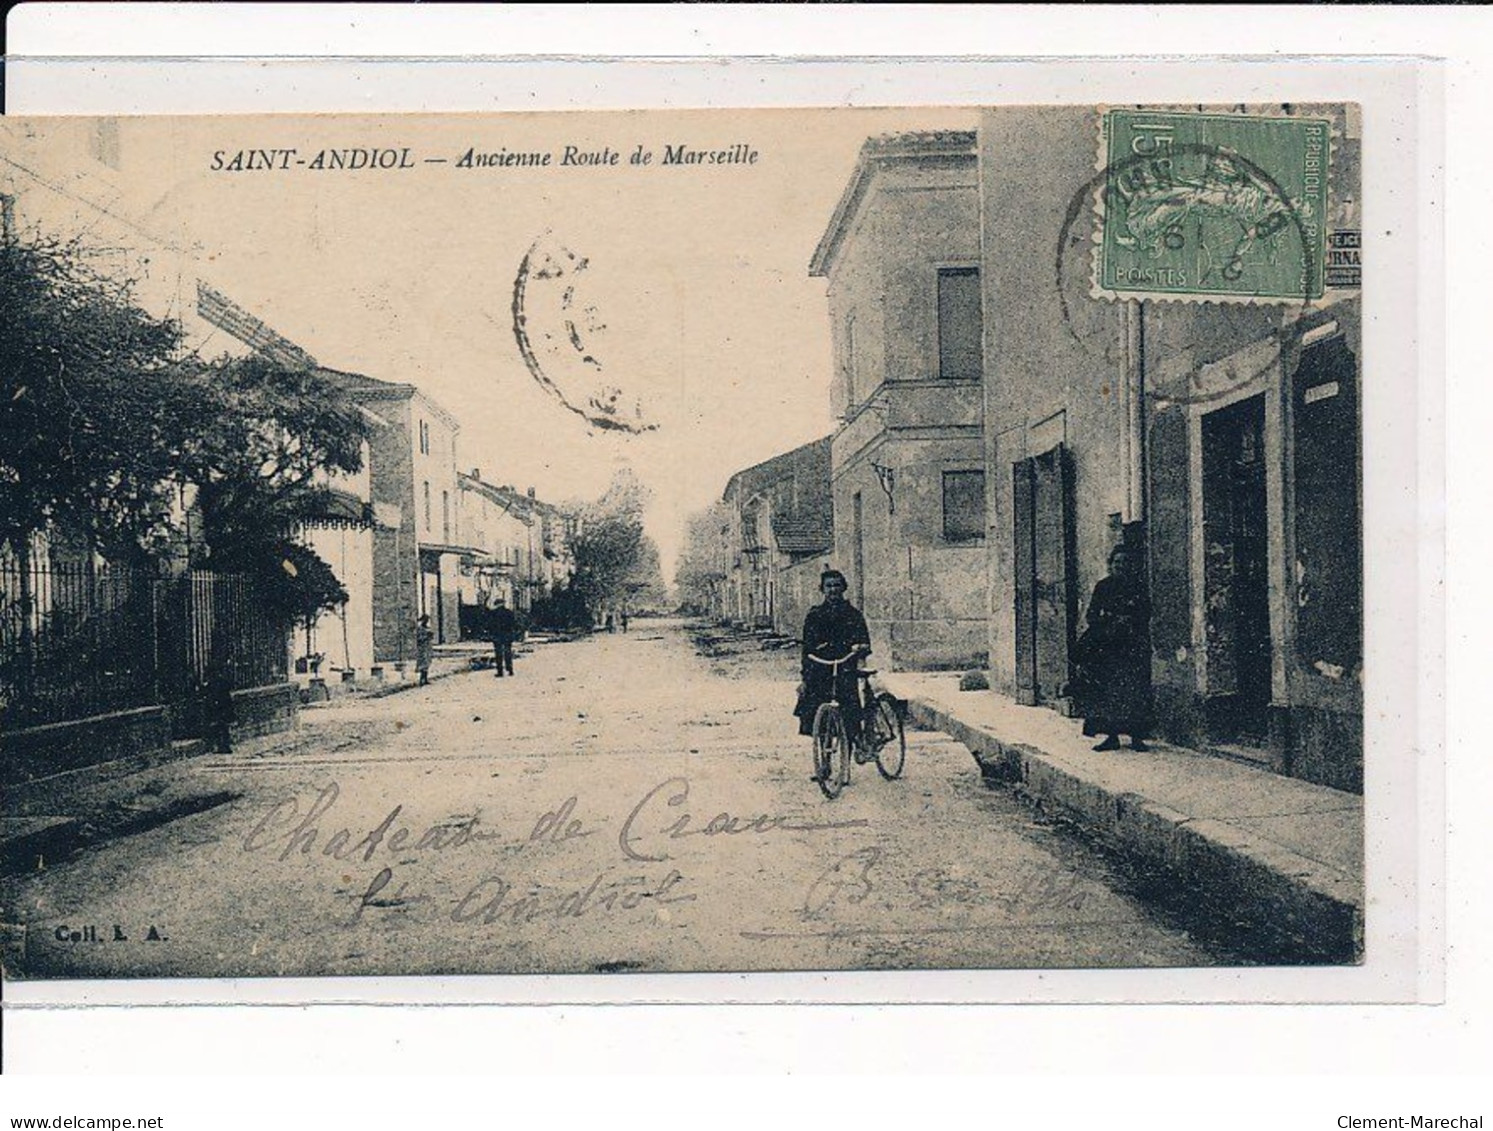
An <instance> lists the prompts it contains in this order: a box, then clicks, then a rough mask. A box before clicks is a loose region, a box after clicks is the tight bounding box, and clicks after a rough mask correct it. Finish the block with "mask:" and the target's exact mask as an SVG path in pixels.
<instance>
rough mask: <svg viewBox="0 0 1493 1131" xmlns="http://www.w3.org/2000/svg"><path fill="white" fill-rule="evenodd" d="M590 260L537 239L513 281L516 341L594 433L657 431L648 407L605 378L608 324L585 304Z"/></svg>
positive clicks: (544, 236) (543, 380)
mask: <svg viewBox="0 0 1493 1131" xmlns="http://www.w3.org/2000/svg"><path fill="white" fill-rule="evenodd" d="M589 265H590V261H589V260H588V259H587V258H586V257H585V256H582V255H578V254H576V253H575V252H574V251H572V250H570V248H568V247H566V246H565V245H564V244H563V243H561V242H560V241H559V240H558V239H556V238H555V236H554V234H553V233H552V232H549V231H546V232H543V233H541V234H540V235H539V237H538V238H537V239H535V241H534V242H533V244H532V245H530V247H529V250H528V251H527V252H526V253H525V254H524V257H523V260H522V262H520V264H519V267H518V274H517V276H516V277H515V278H514V281H513V337H514V339H515V341H516V342H517V343H518V350H519V354H520V355H521V356H522V357H523V359H524V365H525V366H526V367H527V368H528V370H529V373H530V375H531V376H533V378H534V380H535V381H537V382H539V385H540V386H541V387H542V388H543V389H544V390H545V391H546V392H548V393H549V394H550V395H551V396H553V397H554V398H555V399H556V400H558V401H559V402H560V403H561V404H562V405H564V406H565V407H566V408H567V409H569V410H570V411H571V412H573V413H575V414H576V415H577V416H580V417H582V418H583V419H584V420H585V421H586V422H587V423H588V424H590V425H592V426H593V427H596V428H601V429H606V430H608V431H614V432H630V433H641V432H651V431H653V430H654V429H656V428H657V427H658V425H657V424H656V423H653V422H651V421H650V420H648V419H647V417H646V415H645V414H644V411H643V406H642V403H641V402H640V401H639V400H637V399H636V398H629V397H628V396H627V394H626V393H625V392H624V390H623V389H622V388H621V386H620V385H618V384H616V383H615V382H614V381H613V380H612V379H611V378H610V377H608V376H607V374H606V372H605V369H604V366H603V365H602V362H601V360H600V358H599V357H598V356H597V352H598V351H597V349H596V345H597V343H598V341H599V340H600V338H601V337H602V335H603V334H604V332H605V331H606V324H605V323H604V322H603V321H602V319H601V315H600V312H599V311H598V310H597V308H596V307H595V305H593V304H592V303H591V302H589V301H588V299H587V298H586V269H587V267H588V266H589Z"/></svg>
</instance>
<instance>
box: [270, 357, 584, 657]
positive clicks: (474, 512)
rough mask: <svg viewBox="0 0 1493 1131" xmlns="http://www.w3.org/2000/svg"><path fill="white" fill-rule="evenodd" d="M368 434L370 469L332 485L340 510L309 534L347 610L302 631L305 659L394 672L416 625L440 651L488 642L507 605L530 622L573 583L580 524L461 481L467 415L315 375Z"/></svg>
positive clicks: (400, 392) (521, 495)
mask: <svg viewBox="0 0 1493 1131" xmlns="http://www.w3.org/2000/svg"><path fill="white" fill-rule="evenodd" d="M317 371H318V373H319V374H320V375H321V376H322V377H324V378H325V379H326V380H327V381H328V382H329V383H330V384H331V385H333V386H336V387H337V388H338V389H340V390H342V391H343V392H344V393H346V394H347V395H348V396H350V397H351V398H352V399H353V400H354V401H355V402H356V403H357V404H358V405H359V407H360V408H361V409H362V411H363V412H364V414H365V419H366V421H367V423H368V424H369V425H370V437H371V438H370V440H369V442H368V445H367V451H366V456H365V459H364V461H363V469H362V470H361V471H360V472H359V473H358V474H357V475H356V476H338V477H335V478H333V479H329V481H328V485H329V486H330V487H331V490H332V498H333V505H332V506H331V507H330V508H329V511H328V513H327V514H326V515H324V516H322V517H321V518H319V519H318V520H316V521H313V522H309V523H307V524H306V525H305V527H304V528H303V531H302V537H303V539H304V541H305V542H306V544H307V545H308V546H310V547H311V548H312V549H313V550H315V551H316V552H317V553H318V554H319V555H320V556H321V558H322V559H323V560H324V561H326V562H327V563H328V564H330V565H331V566H332V569H333V572H335V573H336V574H337V576H338V578H339V580H341V581H342V582H343V584H344V585H345V586H346V587H347V589H348V593H349V600H348V601H347V603H346V604H345V605H344V606H342V607H341V608H339V609H338V610H335V611H333V612H328V613H323V614H322V615H321V617H319V618H318V619H317V620H316V621H315V622H314V623H313V624H311V625H308V626H305V628H304V629H303V630H302V635H303V641H302V642H301V644H300V647H301V653H300V658H301V659H303V660H308V659H309V658H311V657H320V659H321V662H323V663H325V664H326V666H327V668H328V670H332V671H340V672H344V673H351V675H348V676H344V678H353V677H355V676H356V675H358V674H369V673H370V672H371V673H373V674H376V675H377V674H386V673H385V671H384V669H385V667H386V665H404V664H407V663H409V662H411V661H412V660H413V658H414V654H415V650H414V647H415V636H414V634H415V628H416V623H417V621H418V618H420V617H422V616H428V617H429V618H430V622H429V625H430V629H431V631H432V633H433V634H434V639H435V642H436V643H437V644H442V643H454V642H456V641H458V640H462V639H472V638H480V637H481V636H483V635H484V633H485V632H486V627H485V624H484V614H485V613H486V612H487V610H489V609H491V608H492V607H493V606H494V605H495V603H496V602H497V601H499V600H502V601H503V602H504V603H506V604H507V605H508V607H509V608H512V609H515V610H517V611H518V612H519V613H520V614H528V613H530V612H531V611H532V609H533V607H534V604H535V602H536V601H537V600H540V599H542V598H543V597H545V596H547V595H548V594H550V593H551V592H553V591H554V590H556V589H557V588H559V587H560V586H562V585H564V583H565V582H566V581H568V580H569V578H570V576H571V575H572V573H573V572H574V562H573V559H572V557H571V554H570V549H569V529H570V519H569V518H568V517H567V516H566V514H565V513H564V512H562V510H561V509H560V508H559V507H558V506H556V505H554V504H552V503H549V502H546V501H544V500H542V499H539V498H538V497H536V493H535V490H534V488H532V487H530V488H528V489H527V490H524V491H520V490H519V489H517V488H515V487H513V486H511V485H506V484H500V483H494V482H490V481H488V480H486V479H484V478H483V474H482V469H481V468H480V467H473V468H472V469H471V470H470V471H461V470H459V468H460V463H459V459H460V455H459V441H460V433H461V425H460V422H459V420H458V418H457V417H456V416H455V415H454V414H453V413H452V412H450V411H449V410H448V409H446V408H445V407H444V406H442V405H441V404H440V403H439V402H438V401H436V400H435V399H434V398H433V397H431V396H430V395H429V394H427V393H424V392H422V391H421V390H420V389H419V388H418V387H417V386H415V385H413V384H410V383H405V382H392V381H383V380H378V379H376V378H373V377H368V376H365V375H363V374H357V373H347V372H343V371H340V370H332V369H326V368H322V367H318V370H317Z"/></svg>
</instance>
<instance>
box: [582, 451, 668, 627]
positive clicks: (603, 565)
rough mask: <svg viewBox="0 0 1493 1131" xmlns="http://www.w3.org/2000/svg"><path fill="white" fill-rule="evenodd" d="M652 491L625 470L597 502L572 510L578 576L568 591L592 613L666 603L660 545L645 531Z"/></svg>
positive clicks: (629, 471)
mask: <svg viewBox="0 0 1493 1131" xmlns="http://www.w3.org/2000/svg"><path fill="white" fill-rule="evenodd" d="M648 500H649V491H648V489H647V488H646V487H645V486H643V485H642V484H641V483H639V482H638V479H637V477H636V476H635V475H634V474H633V473H632V471H631V470H630V469H627V468H624V469H622V470H621V471H619V472H618V473H617V475H616V476H615V477H614V478H613V479H612V482H611V484H610V486H608V488H607V490H606V492H605V493H604V494H603V495H602V496H601V498H600V499H598V500H596V501H595V502H594V503H587V504H583V505H581V506H578V507H573V508H572V509H571V514H572V517H573V519H574V526H575V531H576V532H575V533H574V534H573V535H572V536H571V539H570V548H571V553H572V555H573V557H574V559H575V576H574V577H573V578H572V580H571V585H570V587H571V588H572V589H573V590H574V591H575V593H576V594H577V595H578V596H579V598H580V600H581V602H582V603H583V605H584V607H585V608H586V610H587V612H588V614H590V613H594V612H595V611H596V610H598V609H601V608H606V607H608V606H613V605H621V604H624V603H629V602H631V603H632V604H634V605H638V604H643V603H645V602H649V603H651V602H655V601H658V600H662V599H663V593H664V584H663V576H662V574H661V572H660V570H659V562H658V546H657V545H656V544H655V543H654V541H653V539H651V538H649V537H648V536H647V535H646V534H645V533H644V532H643V511H644V509H645V508H646V507H647V505H648Z"/></svg>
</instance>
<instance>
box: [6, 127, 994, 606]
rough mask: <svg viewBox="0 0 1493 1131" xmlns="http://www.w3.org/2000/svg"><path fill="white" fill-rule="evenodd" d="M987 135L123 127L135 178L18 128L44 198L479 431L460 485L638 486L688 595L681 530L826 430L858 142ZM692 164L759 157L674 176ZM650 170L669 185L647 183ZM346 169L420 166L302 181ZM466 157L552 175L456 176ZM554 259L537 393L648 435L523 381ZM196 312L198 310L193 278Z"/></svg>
mask: <svg viewBox="0 0 1493 1131" xmlns="http://www.w3.org/2000/svg"><path fill="white" fill-rule="evenodd" d="M975 114H976V112H975V111H973V110H971V109H968V108H953V109H939V108H918V109H915V110H885V111H882V110H790V111H748V112H743V111H693V112H675V111H658V110H650V111H632V112H612V113H593V112H585V113H581V112H572V113H551V114H515V115H448V116H418V115H402V116H383V117H348V116H319V117H316V116H312V117H295V116H276V117H244V118H232V117H230V118H224V117H217V118H188V119H183V118H133V119H123V120H121V122H120V127H119V163H118V171H117V172H115V171H114V170H112V169H107V168H105V167H103V166H101V165H99V163H98V162H97V161H96V160H94V159H93V158H92V157H90V156H89V155H88V154H87V153H86V152H82V151H81V150H80V149H79V147H78V145H77V144H76V138H77V129H78V128H79V127H81V126H82V124H81V123H73V126H74V127H75V128H74V129H73V130H72V131H71V132H69V131H68V130H67V129H65V128H59V127H58V126H56V125H51V124H48V123H47V122H46V121H45V120H40V119H39V120H35V121H33V122H30V123H26V124H25V127H24V128H26V129H27V130H28V132H29V133H30V134H32V136H31V137H30V138H29V141H28V145H29V146H30V147H31V149H32V152H37V151H38V147H39V150H40V152H42V153H45V154H46V156H47V161H46V164H47V168H48V169H49V170H51V171H50V172H49V173H48V176H49V177H51V178H52V180H53V181H59V180H65V181H66V183H67V184H68V185H69V186H70V188H69V191H70V192H71V193H72V194H73V195H74V196H80V197H88V198H89V199H93V200H96V201H100V202H105V203H107V206H108V207H109V208H110V209H111V211H112V212H113V213H115V214H117V215H119V216H123V217H128V218H130V219H131V221H132V222H133V223H134V224H135V225H136V226H137V227H138V228H139V230H141V231H144V232H148V233H150V234H151V236H152V237H153V238H156V239H159V240H162V241H165V242H168V243H170V244H172V245H174V246H176V247H179V248H184V249H188V250H189V251H190V252H191V253H192V256H191V258H192V262H189V263H188V266H187V267H185V268H182V269H181V270H183V271H186V272H190V271H196V272H198V273H200V274H201V276H202V277H203V278H204V279H205V281H207V282H208V283H210V284H211V285H212V286H214V287H215V288H217V289H218V290H220V291H222V292H223V293H224V294H226V295H227V296H228V297H230V298H231V299H233V300H234V301H235V302H237V303H238V304H239V305H241V306H243V307H245V308H247V309H248V310H250V311H251V312H252V313H254V314H255V315H257V316H258V317H260V318H261V319H263V320H264V321H265V322H266V323H268V324H269V325H270V326H272V327H273V328H274V329H275V330H277V331H278V332H280V333H281V334H283V335H284V336H286V337H288V338H290V339H291V340H292V341H294V342H296V343H297V344H298V345H300V346H302V347H303V348H304V349H306V350H307V351H309V352H310V353H311V354H312V355H314V356H315V357H316V358H317V359H318V360H319V361H320V362H321V363H322V364H323V365H327V366H330V367H333V368H339V369H348V370H353V371H356V372H361V373H365V374H367V375H369V376H372V377H376V378H380V379H384V380H390V381H402V382H408V383H410V384H414V385H416V386H418V387H419V388H420V389H421V390H422V391H424V392H426V393H428V394H429V395H430V396H432V397H434V398H435V399H436V400H437V401H439V402H440V403H441V404H442V405H444V406H445V407H446V408H447V409H449V410H450V411H451V412H452V413H453V414H454V415H455V416H456V417H457V418H458V420H459V421H460V422H461V434H460V437H459V439H458V463H459V466H460V467H461V468H462V469H464V470H471V469H472V468H474V467H478V468H481V469H482V474H483V477H484V478H485V479H488V480H489V481H493V482H499V483H511V484H513V485H515V486H517V487H519V488H521V489H522V488H527V487H529V486H533V487H534V488H535V489H536V491H537V493H538V494H539V495H540V497H542V498H548V499H551V500H554V501H565V500H569V499H575V498H593V497H595V496H597V495H599V494H600V493H601V492H602V491H603V490H604V489H605V488H606V485H607V483H608V482H609V481H610V479H611V477H612V475H613V474H614V472H615V471H616V470H617V469H618V468H619V467H622V466H631V467H632V469H633V470H634V471H635V472H636V473H637V475H638V477H639V478H640V479H641V480H642V481H643V482H644V483H645V484H646V485H647V486H648V487H649V488H650V489H651V491H652V492H653V502H652V504H651V505H650V508H649V510H648V512H647V515H646V524H647V529H648V532H649V533H650V534H651V535H652V536H653V537H654V539H655V540H656V541H657V542H658V544H659V548H660V553H661V557H662V560H663V566H664V573H665V576H666V577H671V576H672V569H673V562H674V559H675V556H676V554H677V552H678V550H679V548H680V542H681V537H682V532H683V529H684V524H685V521H686V519H687V518H688V516H689V515H690V514H691V513H694V512H696V511H698V510H700V509H702V508H703V507H705V506H706V505H708V504H709V503H710V502H712V501H713V500H715V499H718V498H719V496H720V493H721V491H722V489H723V488H724V486H725V483H726V480H727V479H728V478H729V477H730V476H731V475H732V474H733V473H734V472H736V471H738V470H740V469H741V468H744V467H748V466H750V465H752V464H754V463H757V462H760V461H761V460H764V459H767V458H768V457H770V456H773V455H775V454H777V453H779V452H783V451H787V450H789V449H791V448H793V447H795V446H797V445H799V444H803V443H807V442H809V441H811V440H814V439H816V438H818V437H821V436H824V435H827V434H828V433H829V432H830V431H831V430H832V429H833V426H834V420H833V419H832V417H831V416H830V410H829V384H830V372H831V348H830V331H829V320H828V308H827V304H826V299H825V280H823V279H816V278H810V277H809V274H808V263H809V259H810V257H811V255H812V254H813V251H814V248H815V246H816V245H817V243H818V242H819V239H820V237H821V236H822V235H823V234H824V231H825V229H826V227H827V226H828V223H829V220H830V217H831V215H832V214H833V212H834V209H835V205H836V203H837V202H838V200H839V198H840V196H841V194H842V192H843V191H844V189H845V187H846V184H847V183H848V181H849V178H850V175H851V173H852V171H853V169H854V167H855V161H856V157H857V154H858V152H859V150H860V147H861V145H862V143H863V142H864V141H865V140H866V138H867V137H869V136H872V135H875V134H881V133H887V132H897V131H901V130H913V129H916V130H925V129H942V128H972V127H973V125H974V119H975ZM49 131H51V132H49ZM54 133H55V137H54V136H53V134H54ZM679 145H684V146H687V147H689V148H691V149H699V150H702V151H710V152H719V151H726V152H730V153H732V154H733V155H746V154H747V153H749V152H750V151H755V153H756V155H757V156H756V159H755V161H754V162H748V161H739V162H736V163H717V164H710V165H705V164H698V165H697V164H691V165H682V164H671V165H664V164H663V163H662V162H663V159H664V157H665V155H666V154H665V147H666V146H679ZM567 146H573V147H575V150H576V152H577V153H598V152H600V153H603V154H604V153H605V151H606V150H607V149H608V148H610V149H611V150H612V151H614V152H615V153H616V154H617V155H618V163H617V164H616V165H605V164H603V165H570V164H562V163H561V162H562V160H563V157H564V153H565V149H566V147H567ZM639 146H641V147H642V148H643V150H644V151H645V152H651V153H652V154H653V161H652V163H651V164H648V165H635V164H633V163H632V162H631V160H630V158H631V156H632V154H633V153H634V151H635V150H636V149H637V148H638V147H639ZM737 146H744V147H746V149H739V148H733V147H737ZM349 148H363V149H383V150H391V151H404V150H408V155H407V156H403V155H401V158H400V163H408V164H409V165H411V167H409V168H394V169H380V170H368V169H359V170H351V169H346V168H343V169H327V168H323V169H320V170H317V169H314V168H313V167H312V166H313V165H314V162H315V159H316V155H317V154H318V153H319V152H321V151H322V150H331V149H341V150H346V149H349ZM289 149H294V150H295V151H296V153H295V154H294V155H293V156H291V157H285V156H281V155H277V156H275V157H272V158H271V159H270V161H269V162H268V164H269V165H270V166H271V167H269V168H264V167H256V168H253V169H237V170H235V169H233V168H231V167H232V165H233V164H234V157H235V156H236V155H238V154H240V153H241V152H244V151H247V150H282V151H283V150H289ZM468 149H472V150H474V151H475V152H476V153H479V154H480V153H489V154H493V153H495V154H502V153H505V152H507V153H549V154H551V162H550V164H549V165H548V166H533V165H509V166H502V165H498V166H492V165H489V166H486V167H473V168H461V167H459V166H458V162H459V160H460V158H461V157H462V156H463V155H464V154H465V153H466V152H467V150H468ZM63 150H66V152H61V151H63ZM49 151H56V152H49ZM440 159H444V163H441V162H440ZM390 160H392V158H390ZM299 161H304V162H306V164H305V165H300V164H297V162H299ZM255 163H256V164H257V165H259V166H263V165H264V164H265V162H264V161H263V159H262V158H260V159H255ZM215 166H218V167H217V168H215ZM59 170H60V171H59ZM536 242H537V244H538V251H537V252H536V254H535V255H534V256H531V257H530V261H531V264H533V263H538V262H542V261H544V260H545V259H548V260H549V261H550V262H552V263H557V262H563V264H564V265H565V266H566V267H567V268H568V271H567V273H566V274H564V275H563V276H561V277H558V278H557V279H545V278H542V277H539V278H536V272H535V271H531V273H530V277H529V279H528V281H527V285H526V299H527V301H526V304H525V316H526V326H527V327H528V329H529V332H530V337H531V341H533V342H534V343H535V344H536V350H535V353H536V355H537V360H538V362H539V365H540V368H541V370H542V371H543V372H544V373H545V375H546V376H547V377H550V378H551V379H553V380H554V381H555V382H556V383H557V384H558V385H559V386H561V388H562V389H565V390H566V391H567V392H568V393H569V396H570V399H571V400H572V401H576V402H582V401H583V400H584V393H585V391H586V390H587V389H591V388H594V387H596V386H598V384H604V385H605V386H607V387H610V388H613V389H615V390H617V391H618V392H619V393H620V399H619V401H618V403H619V405H620V406H622V408H623V409H624V410H625V414H626V415H627V417H628V418H629V419H635V417H634V408H636V413H637V417H636V419H640V420H641V422H644V423H646V424H648V425H651V428H650V429H649V430H647V431H643V432H638V433H633V432H628V431H623V430H617V429H609V428H600V427H596V426H594V425H591V424H589V423H588V421H587V420H586V419H585V418H584V417H583V416H581V415H578V414H576V413H575V412H573V411H571V410H570V409H568V408H566V407H565V406H564V405H563V404H562V403H561V402H560V400H559V399H558V398H557V397H556V396H555V395H553V393H552V392H551V391H549V390H547V389H546V388H545V387H543V386H542V385H541V383H540V381H539V380H538V379H536V377H535V376H534V374H533V373H531V371H530V369H529V367H528V366H527V365H526V363H525V359H524V357H523V355H522V353H521V351H520V348H519V345H518V342H517V340H516V339H515V335H514V331H513V324H514V289H515V278H516V276H517V274H518V272H519V268H520V265H521V264H522V263H523V262H524V261H525V257H526V255H528V253H529V252H530V250H531V249H533V248H535V247H536ZM567 252H568V253H569V257H566V253H567ZM582 260H584V264H585V265H584V268H581V269H577V265H578V264H579V263H580V262H581V261H582ZM538 274H539V275H541V276H542V274H543V273H542V272H538ZM570 288H573V290H570V294H569V296H568V300H569V301H568V302H567V301H565V300H566V297H567V296H566V294H565V292H566V291H567V290H568V289H570ZM178 289H179V291H180V292H181V293H183V294H189V293H190V288H189V286H187V285H186V282H185V280H183V285H182V286H180V287H179V288H178ZM567 320H568V321H569V323H570V324H569V325H566V322H567ZM572 328H574V331H575V333H576V335H577V338H578V339H579V342H578V344H579V346H580V347H581V348H580V349H579V350H577V349H576V348H574V347H573V346H572V345H571V344H570V342H569V338H570V334H571V330H572ZM582 357H590V358H592V359H593V360H592V361H590V362H586V361H582V360H581V358H582Z"/></svg>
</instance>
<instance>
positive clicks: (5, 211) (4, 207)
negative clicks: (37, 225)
mask: <svg viewBox="0 0 1493 1131" xmlns="http://www.w3.org/2000/svg"><path fill="white" fill-rule="evenodd" d="M0 237H3V238H4V240H5V242H6V243H10V242H11V241H12V240H14V239H15V238H16V198H15V197H13V196H11V195H10V194H9V193H4V192H0Z"/></svg>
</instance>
